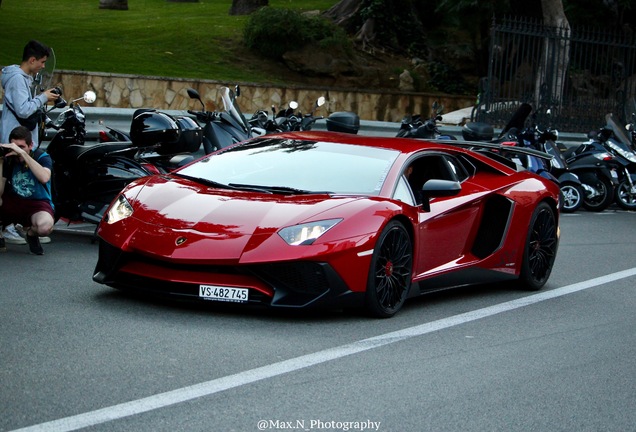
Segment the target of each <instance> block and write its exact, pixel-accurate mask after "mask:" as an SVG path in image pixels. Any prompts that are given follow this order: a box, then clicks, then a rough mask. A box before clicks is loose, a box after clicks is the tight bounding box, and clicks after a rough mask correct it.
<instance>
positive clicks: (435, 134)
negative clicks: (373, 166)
mask: <svg viewBox="0 0 636 432" xmlns="http://www.w3.org/2000/svg"><path fill="white" fill-rule="evenodd" d="M432 108H433V109H432V115H431V117H430V118H429V119H428V120H426V121H423V120H422V116H421V115H414V116H410V115H407V116H405V117H404V118H403V119H402V124H401V125H400V130H399V131H398V133H397V135H396V136H397V137H406V138H425V139H442V140H454V139H456V138H455V137H454V136H452V135H443V134H442V133H441V132H440V131H439V128H438V127H437V122H438V121H442V112H443V111H444V106H443V105H440V104H439V103H438V102H437V101H435V102H433V106H432Z"/></svg>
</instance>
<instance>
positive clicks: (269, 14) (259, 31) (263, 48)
mask: <svg viewBox="0 0 636 432" xmlns="http://www.w3.org/2000/svg"><path fill="white" fill-rule="evenodd" d="M243 38H244V40H245V44H246V45H247V47H248V48H250V49H251V50H253V51H256V52H258V53H260V54H261V55H263V56H265V57H268V58H271V59H275V60H279V59H281V58H282V57H283V54H285V53H286V52H288V51H293V50H297V49H300V48H302V47H303V46H305V45H307V44H309V43H315V44H318V45H321V46H323V47H328V46H330V45H334V44H345V43H346V42H345V41H347V38H346V36H345V34H344V32H343V30H342V29H340V28H339V27H337V26H335V25H334V24H332V23H331V22H329V21H327V20H325V19H323V18H320V17H317V16H305V15H302V14H301V13H300V12H298V11H295V10H290V9H275V8H272V7H264V8H261V9H259V10H258V11H257V12H255V13H253V14H252V15H250V17H249V19H248V21H247V23H246V24H245V29H244V31H243Z"/></svg>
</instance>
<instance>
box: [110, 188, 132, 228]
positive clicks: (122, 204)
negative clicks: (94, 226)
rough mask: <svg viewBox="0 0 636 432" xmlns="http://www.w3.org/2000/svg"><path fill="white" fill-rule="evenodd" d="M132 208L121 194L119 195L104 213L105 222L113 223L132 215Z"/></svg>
mask: <svg viewBox="0 0 636 432" xmlns="http://www.w3.org/2000/svg"><path fill="white" fill-rule="evenodd" d="M132 214H133V208H132V206H131V205H130V203H129V202H128V200H127V199H126V197H124V196H123V195H119V196H118V197H117V200H116V201H115V202H114V203H113V205H112V206H110V209H108V213H106V219H105V220H106V222H108V223H109V224H114V223H115V222H119V221H120V220H123V219H126V218H127V217H130V216H132Z"/></svg>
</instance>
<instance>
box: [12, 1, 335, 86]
mask: <svg viewBox="0 0 636 432" xmlns="http://www.w3.org/2000/svg"><path fill="white" fill-rule="evenodd" d="M337 1H338V0H303V1H302V2H301V1H293V2H290V1H289V0H270V1H269V4H270V5H271V6H272V7H283V6H284V7H287V8H289V9H293V10H297V11H307V10H321V11H322V10H326V9H328V8H330V7H331V6H333V5H334V4H335V3H337ZM231 3H232V2H231V0H205V1H203V0H201V1H199V2H196V3H195V2H167V1H166V0H134V1H130V2H129V4H128V6H129V10H127V11H118V10H107V9H99V1H98V0H55V1H51V0H10V1H7V0H5V1H4V2H3V4H2V9H1V10H0V39H1V40H2V50H0V65H9V64H14V63H17V62H19V60H20V57H21V56H22V48H23V47H24V45H25V44H26V42H27V41H28V40H29V39H32V38H33V39H38V40H41V41H42V42H44V43H46V44H47V45H50V46H51V47H53V48H54V49H55V54H56V57H57V65H56V67H57V68H58V69H66V70H80V71H82V70H85V71H94V72H106V73H128V74H134V75H150V76H166V77H182V78H204V79H218V80H225V81H253V82H279V80H280V77H279V76H278V75H274V74H271V75H270V74H268V73H267V72H266V69H265V68H263V67H262V61H261V62H260V63H261V64H260V65H258V64H252V63H250V62H247V61H246V62H241V61H240V59H241V58H242V57H243V55H244V52H245V48H244V47H243V43H242V32H243V27H244V25H245V23H246V22H247V19H248V17H247V16H230V15H229V14H228V12H229V10H230V6H231ZM42 17H46V24H44V23H43V18H42ZM259 66H260V67H259ZM49 67H50V65H49Z"/></svg>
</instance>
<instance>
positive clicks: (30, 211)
mask: <svg viewBox="0 0 636 432" xmlns="http://www.w3.org/2000/svg"><path fill="white" fill-rule="evenodd" d="M1 198H2V205H1V206H0V222H1V223H2V224H4V225H5V226H6V225H10V224H12V223H14V224H20V225H22V226H25V227H27V226H31V216H33V215H34V214H36V213H38V212H41V211H45V212H47V213H49V214H50V215H51V217H52V218H55V212H53V208H51V204H49V202H48V201H44V200H30V199H24V198H20V197H18V196H17V195H15V194H13V193H7V191H6V190H5V193H4V194H3V195H2V197H1Z"/></svg>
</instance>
